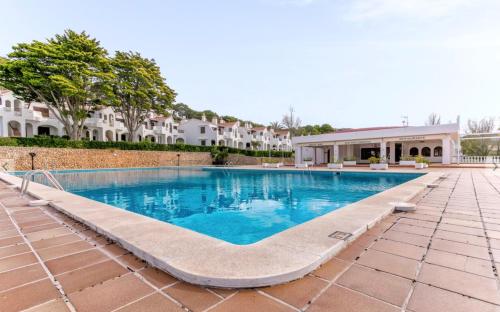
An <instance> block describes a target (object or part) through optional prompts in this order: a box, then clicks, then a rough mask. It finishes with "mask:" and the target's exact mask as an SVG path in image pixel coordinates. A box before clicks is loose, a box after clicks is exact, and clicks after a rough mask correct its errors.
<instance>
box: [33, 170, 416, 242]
mask: <svg viewBox="0 0 500 312" xmlns="http://www.w3.org/2000/svg"><path fill="white" fill-rule="evenodd" d="M53 173H54V175H55V177H56V178H57V179H58V180H59V181H60V183H61V184H62V185H63V187H64V188H65V190H66V191H69V192H71V193H74V194H78V195H81V196H84V197H87V198H90V199H93V200H96V201H100V202H103V203H106V204H110V205H113V206H116V207H119V208H122V209H126V210H129V211H133V212H136V213H139V214H142V215H145V216H149V217H152V218H155V219H158V220H161V221H165V222H169V223H172V224H175V225H178V226H181V227H184V228H187V229H190V230H193V231H196V232H199V233H203V234H206V235H209V236H212V237H215V238H218V239H222V240H225V241H227V242H230V243H233V244H239V245H244V244H251V243H254V242H257V241H259V240H261V239H264V238H266V237H268V236H271V235H273V234H275V233H278V232H281V231H283V230H286V229H288V228H290V227H293V226H295V225H298V224H301V223H304V222H306V221H309V220H311V219H314V218H316V217H318V216H321V215H323V214H325V213H328V212H330V211H333V210H335V209H338V208H340V207H343V206H345V205H347V204H349V203H352V202H355V201H358V200H361V199H363V198H366V197H368V196H371V195H373V194H376V193H379V192H381V191H384V190H386V189H388V188H391V187H394V186H396V185H398V184H401V183H404V182H407V181H409V180H411V179H414V178H416V177H418V176H420V174H396V173H357V172H342V173H341V174H340V175H337V174H335V173H333V172H312V173H309V172H304V173H303V172H291V171H289V172H278V171H272V172H271V171H249V170H234V171H233V170H202V169H192V168H191V169H176V168H154V169H126V170H78V171H76V170H75V171H54V172H53ZM37 179H39V182H44V181H42V177H37Z"/></svg>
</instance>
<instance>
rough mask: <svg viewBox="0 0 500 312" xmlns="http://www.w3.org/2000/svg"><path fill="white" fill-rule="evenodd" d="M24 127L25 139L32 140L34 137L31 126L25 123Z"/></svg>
mask: <svg viewBox="0 0 500 312" xmlns="http://www.w3.org/2000/svg"><path fill="white" fill-rule="evenodd" d="M25 127H26V137H28V138H32V137H33V136H34V133H33V125H32V124H30V123H28V122H27V123H26V126H25Z"/></svg>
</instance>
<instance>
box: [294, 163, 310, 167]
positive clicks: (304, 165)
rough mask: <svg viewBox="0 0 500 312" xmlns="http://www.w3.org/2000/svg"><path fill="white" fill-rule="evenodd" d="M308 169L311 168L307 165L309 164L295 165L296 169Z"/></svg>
mask: <svg viewBox="0 0 500 312" xmlns="http://www.w3.org/2000/svg"><path fill="white" fill-rule="evenodd" d="M307 167H309V166H308V165H307V163H304V164H295V168H307Z"/></svg>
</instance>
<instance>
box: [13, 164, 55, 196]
mask: <svg viewBox="0 0 500 312" xmlns="http://www.w3.org/2000/svg"><path fill="white" fill-rule="evenodd" d="M37 174H43V175H44V176H45V177H46V178H47V181H49V183H50V184H52V186H53V187H54V188H56V189H58V190H61V191H64V188H63V187H62V186H61V184H60V183H59V181H57V179H56V178H55V177H54V175H53V174H52V173H50V172H49V171H47V170H40V169H39V170H31V171H28V172H26V173H25V174H24V176H23V182H22V183H21V196H23V195H24V194H26V192H27V191H28V186H29V184H30V178H31V177H33V176H35V175H37Z"/></svg>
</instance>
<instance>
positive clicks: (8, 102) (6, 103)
mask: <svg viewBox="0 0 500 312" xmlns="http://www.w3.org/2000/svg"><path fill="white" fill-rule="evenodd" d="M5 107H8V108H10V101H9V100H7V101H5Z"/></svg>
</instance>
